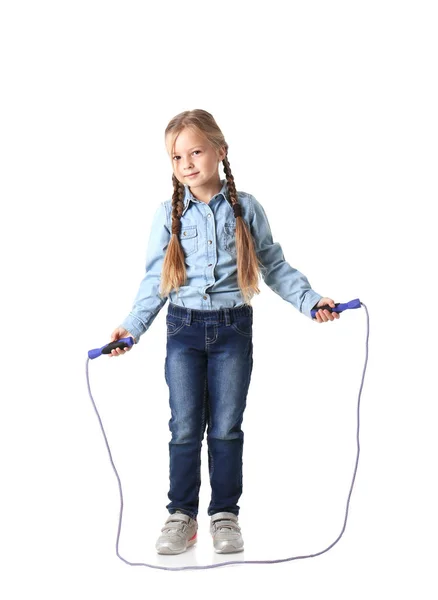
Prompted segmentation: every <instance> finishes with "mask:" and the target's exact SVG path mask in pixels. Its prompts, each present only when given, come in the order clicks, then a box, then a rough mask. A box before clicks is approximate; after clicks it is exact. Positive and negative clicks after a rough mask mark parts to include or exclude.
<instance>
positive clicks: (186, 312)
mask: <svg viewBox="0 0 438 600" xmlns="http://www.w3.org/2000/svg"><path fill="white" fill-rule="evenodd" d="M167 313H168V314H169V315H172V316H174V317H178V318H180V319H184V320H185V322H186V323H187V324H188V325H190V323H192V321H203V322H207V323H225V324H229V323H232V322H233V321H234V319H235V318H238V317H252V316H253V308H252V306H250V305H249V304H244V305H242V306H236V307H234V308H218V309H216V310H199V309H197V308H187V307H186V306H179V304H174V303H173V302H169V305H168V310H167Z"/></svg>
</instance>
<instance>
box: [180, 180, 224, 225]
mask: <svg viewBox="0 0 438 600" xmlns="http://www.w3.org/2000/svg"><path fill="white" fill-rule="evenodd" d="M220 181H221V184H222V187H221V190H220V192H218V193H217V194H216V196H219V195H222V196H223V197H224V198H225V200H226V199H227V196H226V194H227V193H228V185H227V180H226V179H221V180H220ZM213 198H214V196H213ZM190 201H196V202H199V200H197V199H196V198H195V197H194V196H193V194H192V192H191V191H190V189H189V186H188V185H186V184H184V208H183V211H182V215H181V216H183V215H184V213H185V212H186V210H187V209H188V207H189V204H190Z"/></svg>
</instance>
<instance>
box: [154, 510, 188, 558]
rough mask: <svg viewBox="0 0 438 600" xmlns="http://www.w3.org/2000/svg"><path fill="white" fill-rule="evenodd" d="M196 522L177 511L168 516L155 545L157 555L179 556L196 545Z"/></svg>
mask: <svg viewBox="0 0 438 600" xmlns="http://www.w3.org/2000/svg"><path fill="white" fill-rule="evenodd" d="M197 531H198V522H197V520H196V519H192V518H191V517H189V515H186V514H184V513H182V512H181V511H180V510H177V511H176V512H175V513H173V514H172V515H170V516H169V517H168V519H167V520H166V523H165V524H164V527H163V528H162V529H161V532H162V535H160V537H159V538H158V540H157V543H156V544H155V549H156V550H157V552H158V554H181V552H185V551H186V550H187V548H189V547H190V546H193V544H195V543H196V536H197Z"/></svg>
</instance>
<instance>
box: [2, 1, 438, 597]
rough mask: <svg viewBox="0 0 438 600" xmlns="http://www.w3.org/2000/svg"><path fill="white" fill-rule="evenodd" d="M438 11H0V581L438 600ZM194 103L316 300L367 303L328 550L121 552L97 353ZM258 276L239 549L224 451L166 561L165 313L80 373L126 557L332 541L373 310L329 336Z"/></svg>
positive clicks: (20, 593) (240, 6)
mask: <svg viewBox="0 0 438 600" xmlns="http://www.w3.org/2000/svg"><path fill="white" fill-rule="evenodd" d="M433 8H434V3H432V2H418V1H416V2H415V3H414V2H400V1H399V2H384V1H379V2H367V3H362V2H361V3H359V2H308V3H302V2H300V3H294V2H287V3H286V2H279V1H271V2H269V3H263V4H262V3H254V2H233V3H232V2H229V1H227V0H225V1H222V2H220V3H217V2H209V1H207V2H202V3H201V2H197V3H183V2H181V3H180V2H169V1H167V2H164V3H162V4H161V5H158V3H155V4H154V5H153V6H152V7H151V4H150V3H147V2H97V1H90V0H88V1H87V2H78V1H76V2H44V1H41V2H38V3H33V2H19V1H17V2H14V3H8V4H6V3H2V8H1V12H0V45H1V47H0V50H1V67H0V68H1V73H0V74H1V87H2V91H1V95H0V102H1V111H0V119H1V134H0V144H1V157H0V158H1V182H0V185H1V200H2V235H1V244H2V247H1V250H2V252H1V256H2V281H3V293H2V298H1V303H2V317H3V318H2V324H3V344H2V349H1V353H2V356H1V359H2V360H1V364H2V366H3V369H2V383H3V390H2V392H3V393H2V402H1V418H0V449H1V470H2V473H1V475H2V493H1V495H0V503H1V506H0V508H1V512H0V514H1V550H0V552H1V553H2V555H3V556H2V557H1V565H2V567H1V570H2V576H1V581H0V588H1V589H0V591H1V595H2V597H5V598H8V600H13V599H14V600H15V599H16V598H17V599H18V598H20V599H21V598H27V597H30V596H31V595H32V596H35V595H38V596H39V595H41V596H44V597H45V598H47V599H52V598H65V599H67V598H78V597H81V598H107V599H110V598H120V597H124V598H130V599H134V598H135V599H136V598H144V597H147V596H148V594H152V593H153V590H155V591H154V595H155V596H156V597H178V598H190V599H193V598H201V597H207V596H208V597H209V598H223V597H227V596H229V595H235V594H236V595H242V594H248V597H250V596H252V595H254V594H257V595H260V596H261V597H265V596H266V595H268V594H272V590H273V588H276V589H277V587H278V589H279V591H278V592H276V595H278V596H279V597H281V598H289V597H290V598H292V597H294V598H300V600H305V599H316V598H318V599H319V598H321V597H325V598H336V599H350V598H355V599H356V600H359V599H362V598H364V599H365V598H367V599H368V598H370V597H372V598H378V599H380V598H385V599H386V598H395V597H398V596H400V595H402V594H403V597H410V598H412V597H418V598H422V600H428V599H432V598H436V597H437V592H438V589H437V583H436V576H435V575H434V573H436V561H437V558H438V557H437V550H436V536H437V533H438V531H437V529H438V528H437V518H436V506H437V500H438V498H437V492H436V457H437V442H436V427H437V421H436V409H435V404H436V400H437V385H436V376H435V373H436V371H435V370H436V362H437V361H436V357H437V351H436V333H437V328H436V307H435V304H434V301H435V298H436V292H437V285H436V255H437V248H436V216H435V215H436V213H435V212H434V209H435V204H436V201H437V185H436V181H437V173H436V168H437V143H436V140H437V133H438V131H437V111H436V107H437V106H438V98H437V87H436V86H437V80H436V73H437V61H436V58H435V57H436V56H437V50H438V48H437V42H436V28H437V19H436V17H435V15H434V13H433ZM193 108H203V109H205V110H208V111H209V112H211V113H212V114H213V116H214V117H215V119H216V121H217V123H218V125H219V127H221V129H222V131H223V132H224V135H225V138H226V140H227V142H228V144H229V160H230V164H231V168H232V172H233V175H234V178H235V181H236V185H237V189H239V190H243V191H247V192H249V193H251V194H253V195H254V196H255V197H256V198H257V199H258V200H259V201H260V202H261V204H262V205H263V206H264V208H265V210H266V213H267V215H268V218H269V221H270V224H271V228H272V232H273V236H274V240H275V241H279V242H280V243H281V246H282V248H283V251H284V254H285V257H286V260H287V261H288V262H289V263H290V264H291V265H292V266H294V267H296V268H298V269H299V270H301V271H302V272H303V273H304V274H305V275H306V276H307V277H308V278H309V281H310V283H311V285H312V287H313V289H314V290H315V291H317V292H318V293H320V294H321V295H323V296H329V297H332V298H333V299H334V300H335V301H336V302H348V301H349V300H352V299H355V298H360V300H361V301H362V302H364V303H365V304H366V305H367V307H368V310H369V314H370V339H369V361H368V369H367V373H366V377H365V383H364V388H363V392H362V399H361V456H360V461H359V469H358V474H357V479H356V483H355V486H354V490H353V494H352V498H351V505H350V512H349V518H348V522H347V528H346V531H345V534H344V536H343V537H342V539H341V540H340V541H339V543H338V544H337V545H335V546H334V548H333V549H332V550H330V551H329V552H327V553H325V554H323V555H321V556H319V557H317V558H313V559H306V560H298V561H288V562H283V563H280V564H273V565H263V564H257V565H239V566H228V567H227V566H223V567H218V568H211V569H208V570H202V569H201V570H196V571H194V570H183V571H180V572H166V571H165V570H159V569H155V568H152V569H151V568H148V567H144V566H139V567H131V566H129V565H127V564H125V563H123V562H122V561H121V560H120V559H119V558H118V557H117V556H116V553H115V541H116V535H117V527H118V520H119V509H120V496H119V489H118V484H117V479H116V477H115V474H114V471H113V469H112V467H111V463H110V461H109V455H108V452H107V449H106V446H105V442H104V438H103V435H102V432H101V429H100V426H99V422H98V419H97V417H96V413H95V412H94V409H93V405H92V403H91V400H90V397H89V395H88V389H87V384H86V374H85V364H86V359H87V352H88V350H89V349H91V348H95V347H100V346H103V345H104V344H105V343H107V342H108V341H109V336H110V334H111V332H112V330H113V329H114V328H115V327H116V326H118V325H119V324H120V323H121V321H122V320H123V318H124V317H125V316H126V315H127V314H128V313H129V311H130V309H131V305H132V302H133V299H134V297H135V294H136V292H137V288H138V285H139V283H140V280H141V278H142V277H143V274H144V261H145V256H146V248H147V239H148V236H149V229H150V224H151V219H152V216H153V214H154V212H155V210H156V208H157V206H158V203H159V202H162V201H164V200H167V199H169V198H170V196H171V193H172V181H171V167H170V162H169V159H168V157H167V154H166V151H165V146H164V130H165V127H166V125H167V123H168V122H169V120H170V119H171V118H172V117H173V116H174V115H176V114H177V113H179V112H182V111H183V110H188V109H193ZM220 175H221V177H223V172H222V168H221V170H220ZM261 290H262V293H261V294H260V295H259V296H256V297H255V298H254V300H253V307H254V340H253V341H254V370H253V377H252V381H251V385H250V391H249V395H248V400H247V409H246V412H245V416H244V422H243V430H244V432H245V450H244V479H243V481H244V491H243V494H242V497H241V500H240V502H239V506H240V523H241V526H242V532H243V535H244V540H245V545H246V549H245V552H244V555H229V556H220V555H216V554H215V553H214V552H213V550H212V545H211V538H210V536H209V532H208V518H207V516H206V510H207V505H208V502H209V484H208V476H207V475H208V474H207V464H206V463H207V456H206V449H205V443H206V442H205V441H204V448H203V455H202V456H203V458H202V460H203V464H202V477H203V485H202V488H201V498H200V514H199V532H198V539H199V542H198V544H197V546H196V547H194V548H193V549H191V550H190V551H189V552H187V553H185V554H183V555H181V556H179V557H164V558H163V557H160V556H159V555H157V554H156V553H155V551H154V544H155V540H156V538H157V537H158V535H159V533H160V529H161V527H162V525H163V524H164V520H165V518H166V517H167V511H166V509H165V505H166V504H167V502H168V498H167V491H168V441H169V439H170V433H169V430H168V420H169V418H170V410H169V408H168V388H167V386H166V383H165V379H164V359H165V343H166V335H165V313H166V312H167V305H166V306H165V307H164V309H163V310H162V311H161V312H160V313H159V315H158V316H157V318H156V320H155V322H154V323H153V325H152V327H151V328H150V330H149V331H148V332H147V333H146V334H145V335H144V336H143V337H142V338H141V340H140V343H139V345H138V346H136V347H135V348H134V349H133V350H132V351H131V352H129V353H128V355H126V356H123V357H120V358H117V359H111V360H109V359H108V358H107V357H102V358H100V359H98V360H95V361H90V363H89V371H90V383H91V390H92V393H93V396H94V400H95V402H96V405H97V407H98V410H99V412H100V415H101V418H102V421H103V424H104V427H105V430H106V433H107V436H108V441H109V444H110V447H111V450H112V453H113V459H114V462H115V464H116V467H117V469H118V471H119V475H120V477H121V481H122V486H123V494H124V503H125V504H124V517H123V524H122V531H121V537H120V544H119V552H120V553H121V555H122V556H123V557H124V558H125V559H126V560H128V561H130V562H146V563H149V564H153V565H157V566H159V565H161V566H163V565H164V566H166V565H167V566H169V565H170V566H189V565H211V564H213V563H217V562H222V561H225V560H273V559H281V558H287V557H293V556H297V555H304V554H309V553H317V552H320V551H321V550H323V549H324V548H326V547H327V546H328V545H329V544H331V543H332V542H333V541H334V540H335V539H336V537H337V536H338V535H339V533H340V531H341V528H342V525H343V521H344V514H345V506H346V500H347V495H348V491H349V489H350V484H351V477H352V474H353V468H354V461H355V458H356V438H355V436H356V408H357V398H358V393H359V387H360V382H361V377H362V370H363V367H364V361H365V339H366V313H365V310H364V309H360V310H355V311H353V310H352V311H347V312H345V313H343V314H342V315H341V318H340V320H339V321H334V322H329V323H324V324H317V323H314V322H312V321H311V320H310V319H308V318H307V317H305V316H303V315H301V314H300V313H299V312H298V311H297V310H296V309H295V308H294V307H293V306H292V305H290V304H289V303H287V302H284V301H283V300H282V298H281V297H279V296H278V295H276V294H275V293H273V292H272V291H271V290H270V289H269V288H268V287H267V286H266V285H265V284H264V283H263V282H261ZM3 588H4V589H3Z"/></svg>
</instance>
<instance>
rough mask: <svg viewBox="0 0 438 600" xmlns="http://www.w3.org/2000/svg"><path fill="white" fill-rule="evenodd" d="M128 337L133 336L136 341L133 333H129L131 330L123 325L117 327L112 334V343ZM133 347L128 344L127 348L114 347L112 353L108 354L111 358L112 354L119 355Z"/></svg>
mask: <svg viewBox="0 0 438 600" xmlns="http://www.w3.org/2000/svg"><path fill="white" fill-rule="evenodd" d="M126 337H132V339H133V340H134V343H135V337H134V336H133V335H132V333H129V331H128V330H127V329H124V328H123V327H117V328H116V329H114V331H113V332H112V334H111V340H110V343H111V342H116V341H117V340H120V339H121V338H126ZM131 348H132V346H131V347H130V346H126V347H125V348H114V350H111V354H108V356H109V357H110V358H111V356H119V355H120V354H125V352H129V350H131Z"/></svg>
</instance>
